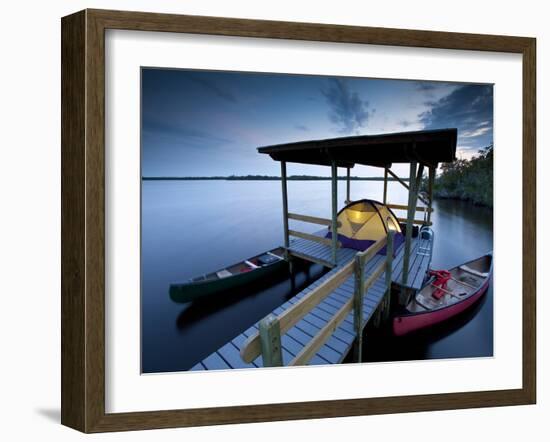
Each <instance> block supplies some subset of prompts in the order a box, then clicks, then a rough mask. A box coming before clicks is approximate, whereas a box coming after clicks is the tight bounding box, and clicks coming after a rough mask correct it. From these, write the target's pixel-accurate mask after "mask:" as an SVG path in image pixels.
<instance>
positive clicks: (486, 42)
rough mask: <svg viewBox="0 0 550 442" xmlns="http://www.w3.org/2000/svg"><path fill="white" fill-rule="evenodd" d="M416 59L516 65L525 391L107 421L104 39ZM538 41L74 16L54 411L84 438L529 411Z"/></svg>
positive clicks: (65, 100) (68, 30)
mask: <svg viewBox="0 0 550 442" xmlns="http://www.w3.org/2000/svg"><path fill="white" fill-rule="evenodd" d="M106 29H123V30H139V31H163V32H175V33H193V34H210V35H221V36H241V37H261V38H273V39H291V40H303V41H323V42H336V43H338V42H340V43H358V44H375V45H389V46H403V47H418V48H440V49H457V50H475V51H494V52H506V53H516V54H521V55H522V58H523V61H522V63H523V92H522V93H523V295H522V296H523V298H522V299H523V356H522V358H523V360H522V367H523V375H522V376H523V384H522V387H521V388H518V389H512V390H497V391H475V392H466V393H460V392H459V393H446V394H429V395H415V396H400V397H380V398H362V399H347V400H330V401H317V402H299V403H284V404H271V405H251V406H231V407H221V408H199V409H187V410H186V409H182V410H170V411H147V412H132V413H114V414H108V413H106V412H105V388H106V387H105V162H104V161H105V160H104V157H105V141H104V140H105V76H104V74H105V30H106ZM535 54H536V41H535V39H533V38H525V37H510V36H496V35H474V34H459V33H449V32H432V31H417V30H405V29H384V28H368V27H355V26H353V27H352V26H339V25H326V24H311V23H291V22H277V21H261V20H241V19H232V18H216V17H198V16H185V15H169V14H154V13H141V12H122V11H106V10H84V11H80V12H77V13H75V14H73V15H70V16H67V17H64V18H63V19H62V272H61V273H62V274H61V276H62V305H61V312H62V315H61V316H62V338H61V346H62V409H61V421H62V423H63V424H64V425H67V426H69V427H72V428H75V429H78V430H80V431H83V432H103V431H122V430H141V429H151V428H168V427H184V426H197V425H215V424H230V423H244V422H262V421H280V420H288V419H311V418H325V417H338V416H356V415H366V414H381V413H401V412H411V411H429V410H445V409H460V408H472V407H488V406H506V405H520V404H533V403H535V400H536V345H535V344H536V343H535V330H536V323H535V319H536V318H535V312H536V311H535V289H536V273H535V272H536V270H535V269H536V218H535V216H536V149H535V144H536V138H535V137H536V126H535V123H536V121H535V120H536V118H535V117H536V104H535V88H536V77H535V75H536V71H535Z"/></svg>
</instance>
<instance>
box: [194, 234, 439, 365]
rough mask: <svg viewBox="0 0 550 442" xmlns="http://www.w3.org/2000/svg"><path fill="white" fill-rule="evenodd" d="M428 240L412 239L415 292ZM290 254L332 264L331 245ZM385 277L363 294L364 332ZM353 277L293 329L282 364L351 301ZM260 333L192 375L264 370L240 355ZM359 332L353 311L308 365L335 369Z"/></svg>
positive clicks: (341, 258)
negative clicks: (245, 360)
mask: <svg viewBox="0 0 550 442" xmlns="http://www.w3.org/2000/svg"><path fill="white" fill-rule="evenodd" d="M429 245H430V244H429V240H426V239H420V238H414V239H413V240H412V243H411V259H410V266H409V276H408V282H407V284H406V285H407V286H409V287H413V288H415V289H418V288H420V286H421V285H422V281H423V278H424V274H425V273H426V270H427V268H428V265H429V262H428V261H429V257H428V256H425V255H423V254H421V253H417V251H418V250H419V247H427V246H429ZM289 249H290V250H291V252H292V253H293V254H294V255H295V256H300V255H303V256H314V257H315V258H316V259H318V260H319V261H327V262H330V260H331V249H330V247H329V246H327V245H324V244H319V243H316V242H313V241H308V240H306V239H297V240H294V241H292V243H291V244H290V248H289ZM403 249H404V245H403V244H402V245H401V246H400V247H399V249H398V250H396V254H395V258H394V260H393V272H392V280H393V281H395V282H398V283H401V282H402V281H401V277H402V270H403ZM356 253H357V252H356V250H352V249H346V248H340V249H338V253H337V258H338V259H337V266H336V267H335V268H333V269H332V270H331V271H329V272H328V273H326V274H325V275H323V276H322V277H321V278H319V279H318V280H317V281H315V282H314V283H313V284H311V285H310V286H308V287H307V288H306V289H305V290H303V291H302V292H300V293H299V294H297V295H296V296H294V297H293V298H292V299H290V300H289V301H287V302H285V303H284V304H283V305H281V306H280V307H278V308H277V309H275V310H274V311H273V314H275V315H279V314H280V313H282V312H283V311H284V310H285V309H287V308H289V307H291V306H292V305H293V304H295V303H296V302H297V301H298V300H299V299H301V298H302V297H304V296H306V295H307V294H308V293H309V292H310V291H311V290H313V289H314V288H315V287H317V286H319V285H320V284H322V283H323V282H324V281H325V280H327V279H329V278H330V277H331V276H332V275H333V274H334V273H335V272H337V271H338V270H339V269H340V267H341V266H342V265H344V264H346V263H348V262H349V261H350V260H352V259H353V258H354V256H355V254H356ZM383 260H385V256H384V255H375V256H374V258H372V259H371V260H370V261H369V262H367V263H366V265H365V277H368V276H369V275H370V274H371V273H372V272H373V271H374V269H375V268H376V267H377V266H378V265H379V264H380V263H381V262H382V261H383ZM384 281H385V275H384V274H382V275H381V276H380V277H379V278H378V279H377V280H376V282H375V283H374V285H373V286H372V287H371V288H370V289H369V290H368V291H367V292H366V293H365V296H364V302H363V327H364V326H365V325H366V323H367V322H368V321H369V320H370V319H371V317H372V315H373V313H374V312H375V311H376V309H377V307H378V305H379V304H380V302H381V301H382V298H383V296H384V292H385V285H384ZM353 291H354V277H353V276H350V277H349V278H348V279H347V280H346V281H345V282H344V283H343V284H342V285H341V286H340V287H338V288H337V289H335V290H334V291H333V292H332V293H331V294H330V295H329V296H327V297H326V298H325V299H324V300H323V301H322V302H321V303H320V304H319V305H318V306H316V307H315V308H314V309H313V310H312V311H311V312H310V313H308V314H307V315H306V316H304V318H303V319H302V320H301V321H300V322H298V323H297V324H296V325H295V326H294V327H292V328H291V329H290V330H289V331H288V332H287V333H286V334H284V335H283V336H282V338H281V341H282V353H283V362H284V364H285V365H287V364H288V362H290V361H291V360H292V359H293V358H294V357H295V356H296V355H297V354H298V353H299V352H300V351H301V350H302V348H303V347H304V346H305V345H306V344H307V343H308V342H309V341H310V340H311V338H312V337H313V336H315V335H316V334H317V333H318V332H319V330H320V329H321V328H322V327H323V326H324V325H325V324H326V323H327V322H328V321H329V320H330V319H331V317H332V316H333V315H334V314H335V313H336V312H337V311H338V309H339V308H340V307H341V306H342V305H343V304H344V303H345V302H346V301H348V300H349V299H350V297H352V296H353ZM257 331H258V324H254V325H253V326H252V327H250V328H249V329H247V330H245V331H244V332H243V333H241V334H240V335H238V336H236V337H235V338H234V339H232V340H231V341H230V342H228V343H227V344H225V345H224V346H222V347H221V348H219V349H218V350H216V351H215V352H213V353H212V354H210V355H209V356H208V357H206V358H205V359H204V360H203V361H201V362H199V363H198V364H196V365H195V366H194V367H193V368H192V369H191V370H223V369H226V370H227V369H238V368H252V367H262V358H261V357H258V358H256V359H255V360H254V361H253V362H252V363H251V364H246V363H245V362H243V360H242V359H241V356H240V350H241V348H242V347H243V345H244V343H245V341H246V340H247V338H248V337H249V336H251V335H252V334H254V333H256V332H257ZM355 336H356V333H355V331H354V327H353V312H352V313H350V314H349V315H348V316H347V317H346V319H345V320H344V321H343V322H342V323H341V324H340V325H339V327H338V328H337V329H336V330H335V331H334V333H333V334H332V336H331V337H330V338H329V339H328V340H327V341H326V343H325V344H324V345H323V346H322V347H321V348H320V349H319V351H318V352H317V354H316V355H315V356H314V357H313V358H312V359H311V360H310V362H309V364H310V365H318V364H337V363H340V362H342V360H343V359H344V358H345V356H346V355H347V354H348V352H349V351H350V349H351V348H352V345H353V342H354V340H355Z"/></svg>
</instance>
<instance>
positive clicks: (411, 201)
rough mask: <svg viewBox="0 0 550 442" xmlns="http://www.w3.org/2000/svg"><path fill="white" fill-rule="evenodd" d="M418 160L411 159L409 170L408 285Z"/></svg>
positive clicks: (405, 254)
mask: <svg viewBox="0 0 550 442" xmlns="http://www.w3.org/2000/svg"><path fill="white" fill-rule="evenodd" d="M416 198H417V191H416V161H411V167H410V171H409V201H408V204H407V227H406V232H405V249H404V252H403V272H402V274H403V279H402V283H403V285H404V286H406V285H407V280H408V279H409V262H410V257H411V256H410V255H411V239H412V230H413V221H414V214H415V212H416Z"/></svg>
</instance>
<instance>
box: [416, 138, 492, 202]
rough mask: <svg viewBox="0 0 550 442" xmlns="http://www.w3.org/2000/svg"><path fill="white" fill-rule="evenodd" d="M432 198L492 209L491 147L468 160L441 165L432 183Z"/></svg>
mask: <svg viewBox="0 0 550 442" xmlns="http://www.w3.org/2000/svg"><path fill="white" fill-rule="evenodd" d="M424 186H426V182H424ZM434 197H436V198H454V199H460V200H466V201H472V202H473V203H474V204H479V205H483V206H488V207H493V146H492V145H490V146H487V147H485V148H483V149H481V150H480V151H479V153H478V155H476V156H474V157H472V158H471V159H470V160H456V161H454V162H453V163H444V164H442V165H441V174H440V175H439V176H438V177H437V178H436V180H435V183H434Z"/></svg>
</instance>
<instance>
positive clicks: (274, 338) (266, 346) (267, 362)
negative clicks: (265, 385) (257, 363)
mask: <svg viewBox="0 0 550 442" xmlns="http://www.w3.org/2000/svg"><path fill="white" fill-rule="evenodd" d="M260 343H261V346H262V361H263V364H264V367H281V366H282V365H283V352H282V347H281V327H280V325H279V319H278V318H277V317H276V316H275V315H273V314H269V315H268V316H266V317H265V318H264V319H262V320H261V321H260Z"/></svg>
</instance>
